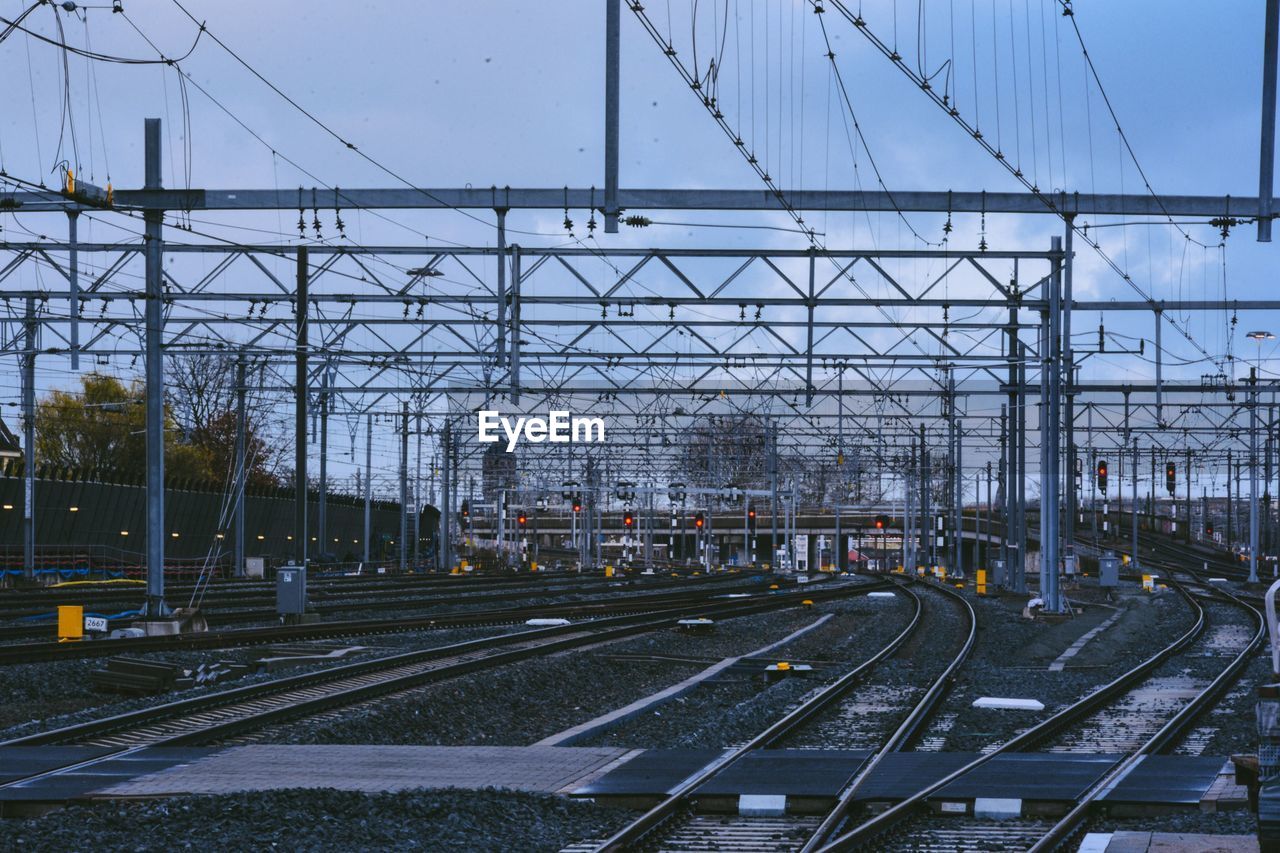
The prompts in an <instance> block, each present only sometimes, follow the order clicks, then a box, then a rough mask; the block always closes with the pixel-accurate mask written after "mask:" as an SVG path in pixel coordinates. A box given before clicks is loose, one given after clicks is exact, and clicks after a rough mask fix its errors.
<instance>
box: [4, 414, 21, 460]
mask: <svg viewBox="0 0 1280 853" xmlns="http://www.w3.org/2000/svg"><path fill="white" fill-rule="evenodd" d="M21 458H22V446H21V445H19V444H18V437H17V436H16V435H14V434H13V432H12V431H10V429H9V427H8V426H7V425H6V424H5V422H4V418H0V459H21Z"/></svg>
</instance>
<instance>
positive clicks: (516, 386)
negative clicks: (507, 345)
mask: <svg viewBox="0 0 1280 853" xmlns="http://www.w3.org/2000/svg"><path fill="white" fill-rule="evenodd" d="M511 251H512V255H511V402H513V403H519V402H520V277H521V273H520V247H519V246H518V245H516V246H512V247H511Z"/></svg>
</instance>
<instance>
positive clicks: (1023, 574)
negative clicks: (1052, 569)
mask: <svg viewBox="0 0 1280 853" xmlns="http://www.w3.org/2000/svg"><path fill="white" fill-rule="evenodd" d="M1018 351H1019V353H1020V355H1021V357H1020V358H1019V359H1018V442H1017V452H1018V503H1017V507H1018V524H1017V527H1016V528H1014V529H1015V530H1017V531H1018V558H1017V577H1016V582H1015V584H1014V587H1013V589H1014V592H1019V593H1024V592H1026V591H1027V558H1026V553H1027V477H1026V471H1027V391H1026V388H1027V345H1026V344H1024V343H1022V342H1019V343H1018Z"/></svg>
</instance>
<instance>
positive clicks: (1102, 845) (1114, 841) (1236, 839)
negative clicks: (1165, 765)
mask: <svg viewBox="0 0 1280 853" xmlns="http://www.w3.org/2000/svg"><path fill="white" fill-rule="evenodd" d="M1257 850H1258V839H1257V838H1255V837H1254V836H1252V835H1202V834H1199V833H1191V832H1091V833H1089V834H1088V835H1086V836H1085V838H1084V841H1083V842H1082V843H1081V844H1080V847H1079V850H1078V853H1256V851H1257Z"/></svg>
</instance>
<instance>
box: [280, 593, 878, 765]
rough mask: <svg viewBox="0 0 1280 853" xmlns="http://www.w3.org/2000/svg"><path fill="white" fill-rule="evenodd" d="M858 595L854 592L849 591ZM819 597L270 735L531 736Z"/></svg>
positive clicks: (468, 739) (531, 663)
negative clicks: (701, 632)
mask: <svg viewBox="0 0 1280 853" xmlns="http://www.w3.org/2000/svg"><path fill="white" fill-rule="evenodd" d="M855 600H856V599H855ZM841 606H844V605H840V604H824V605H820V606H817V607H813V608H788V609H786V610H780V611H777V612H774V613H765V614H757V615H753V616H743V617H739V618H736V619H722V620H720V621H719V622H718V623H717V625H716V628H715V631H714V633H712V634H711V635H708V636H696V635H689V634H685V633H683V632H680V631H677V630H662V631H655V632H651V633H649V634H646V635H644V636H641V637H637V638H634V639H628V640H622V641H618V642H614V643H609V644H601V645H595V646H591V647H589V648H587V649H580V650H574V651H569V652H563V653H560V654H556V655H552V656H550V657H546V658H535V659H531V660H527V661H522V662H520V663H516V664H511V665H508V666H504V667H501V668H498V669H493V670H486V671H483V672H478V673H474V674H471V675H466V676H461V677H458V678H451V679H448V680H445V681H442V682H439V683H435V684H430V685H427V686H425V687H422V688H418V689H415V690H412V691H408V692H406V693H403V694H399V695H397V696H393V697H385V698H382V699H379V700H377V701H376V702H369V703H365V704H362V705H359V706H356V707H353V708H348V709H346V710H344V711H342V712H341V713H336V714H332V715H325V716H322V717H320V718H317V719H315V720H312V721H311V722H310V723H309V724H307V725H292V726H288V727H280V728H277V729H272V730H267V731H265V732H263V733H262V735H261V736H260V737H259V738H257V740H258V742H270V743H380V744H388V743H404V744H427V745H464V744H485V745H509V746H517V745H522V744H530V743H534V742H536V741H538V740H541V739H542V738H545V737H548V736H550V735H553V734H556V733H558V732H560V731H563V730H565V729H567V728H569V727H571V726H574V725H577V724H579V723H582V722H586V721H588V720H591V719H594V718H595V717H597V716H599V715H600V714H603V713H605V712H607V711H610V710H612V709H614V708H618V707H621V706H623V705H626V704H628V703H630V702H633V701H635V700H637V699H640V698H642V697H645V696H648V695H650V694H652V693H654V692H657V691H658V690H661V689H663V688H665V687H667V686H669V685H671V684H675V683H677V682H679V681H681V680H683V679H685V678H687V677H689V676H690V675H692V674H694V673H696V672H698V671H700V670H702V669H704V668H705V667H706V666H707V665H709V664H711V663H714V662H716V661H719V660H721V659H723V658H725V657H730V656H734V655H741V654H744V653H747V652H750V651H753V650H755V649H757V648H759V647H761V646H764V645H767V644H768V643H771V642H774V641H776V640H780V639H782V638H783V637H786V636H788V635H789V634H791V633H793V632H795V631H797V630H798V629H800V628H802V627H805V626H807V625H810V624H812V623H813V622H814V621H815V620H816V619H818V618H819V616H820V615H821V614H822V613H824V612H826V610H825V608H831V607H841Z"/></svg>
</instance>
